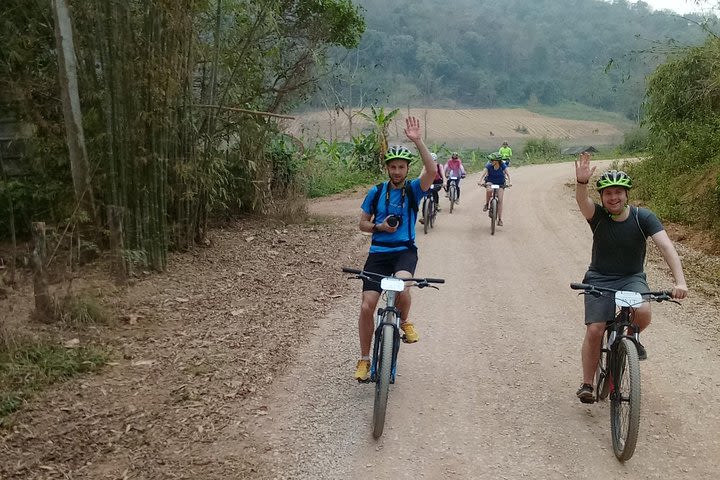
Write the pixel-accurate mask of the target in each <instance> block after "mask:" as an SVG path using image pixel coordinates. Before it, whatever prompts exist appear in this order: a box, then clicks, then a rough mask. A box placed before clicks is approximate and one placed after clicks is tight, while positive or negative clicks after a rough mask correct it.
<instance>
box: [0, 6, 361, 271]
mask: <svg viewBox="0 0 720 480" xmlns="http://www.w3.org/2000/svg"><path fill="white" fill-rule="evenodd" d="M70 3H71V7H72V8H71V14H72V22H73V31H74V36H75V37H74V41H75V50H76V52H77V57H78V75H79V83H80V85H79V91H80V95H81V99H80V100H81V107H82V112H83V115H84V122H83V123H84V125H83V127H84V129H85V138H86V144H87V151H88V157H89V159H90V162H91V170H92V172H93V174H94V176H93V179H92V181H93V189H94V191H95V192H100V197H99V198H97V199H96V203H97V204H98V205H99V207H100V212H103V213H104V212H105V207H106V206H108V205H111V206H114V207H119V208H118V211H122V212H123V213H124V215H123V228H124V230H123V233H124V238H123V241H124V247H125V252H124V254H125V255H126V256H131V257H133V259H134V261H133V263H142V264H143V265H147V266H148V267H149V268H155V269H157V270H162V269H163V268H164V267H165V265H166V253H167V250H168V248H170V247H174V248H178V249H185V248H190V247H192V245H193V244H194V243H195V242H197V241H202V240H203V237H204V235H205V234H206V232H207V224H208V219H209V217H210V216H211V215H229V214H233V213H235V212H237V211H241V210H243V211H263V209H264V208H265V206H266V205H268V204H270V203H273V202H274V201H275V200H276V199H277V198H279V197H282V196H284V195H295V194H296V193H295V192H296V187H297V184H296V180H297V177H298V175H299V173H300V172H301V170H302V165H301V163H300V161H299V154H297V153H296V152H293V151H292V149H291V148H287V147H286V146H285V145H284V144H283V141H281V140H273V139H276V138H277V137H276V132H277V130H278V127H277V125H276V124H275V123H274V122H271V121H268V118H272V117H269V116H267V113H271V114H276V113H282V112H284V111H287V110H289V109H290V108H292V107H293V106H295V105H296V104H297V103H299V102H301V101H303V100H304V98H306V96H307V95H309V94H310V93H311V92H312V91H313V89H314V88H315V85H316V83H317V78H318V67H319V66H320V65H322V64H323V62H324V61H325V58H326V54H327V50H328V48H330V47H331V46H339V47H344V48H353V47H356V46H357V44H358V42H359V40H360V36H361V35H362V32H363V31H364V28H365V25H364V21H363V18H362V17H361V15H360V13H359V9H358V7H357V6H355V5H353V3H352V2H351V1H350V0H299V1H294V2H282V1H280V0H268V1H263V2H248V1H246V0H222V1H220V0H215V1H187V2H167V1H164V0H87V1H84V2H80V1H79V0H71V2H70ZM51 11H52V10H51V8H50V5H49V3H48V2H47V1H42V0H29V1H25V0H7V1H6V2H4V3H3V15H2V16H0V45H2V48H0V92H2V93H0V114H2V117H3V120H4V119H5V116H6V115H5V114H6V112H8V114H9V116H10V118H11V119H17V120H18V121H20V122H23V123H22V125H29V127H30V128H28V129H27V130H28V131H31V132H32V133H31V134H29V135H30V136H31V137H32V139H31V140H30V141H28V148H26V149H25V151H24V158H23V159H22V163H23V165H25V166H26V167H27V170H28V171H27V172H26V175H25V176H21V177H15V178H12V179H7V178H5V177H2V176H0V181H2V183H1V184H0V218H2V221H0V237H6V236H7V234H8V232H7V227H6V225H7V224H8V223H9V222H6V221H5V220H6V218H7V216H8V215H9V213H10V206H9V205H10V203H12V205H13V208H12V210H13V212H14V215H15V223H16V225H17V230H18V232H19V233H21V234H23V233H27V232H28V229H29V225H30V222H31V221H33V220H42V221H45V222H47V223H49V224H53V223H55V224H57V223H59V222H65V221H67V219H68V218H71V217H72V215H73V211H74V210H75V208H74V207H75V202H74V199H73V196H74V195H73V188H72V181H71V178H70V168H69V165H68V158H67V152H66V147H65V138H64V135H65V132H64V123H63V117H62V108H61V102H60V100H59V99H60V95H59V93H58V89H59V87H58V85H59V81H58V78H57V77H58V66H57V63H56V62H57V57H56V55H55V52H56V50H57V49H56V46H55V38H54V31H53V19H52V15H51ZM228 107H229V108H228ZM71 221H72V222H76V221H81V219H78V218H71Z"/></svg>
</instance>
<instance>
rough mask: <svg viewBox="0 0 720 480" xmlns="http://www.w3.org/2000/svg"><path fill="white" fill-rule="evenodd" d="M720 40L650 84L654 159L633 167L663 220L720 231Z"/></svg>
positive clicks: (644, 196)
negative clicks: (719, 135) (719, 134)
mask: <svg viewBox="0 0 720 480" xmlns="http://www.w3.org/2000/svg"><path fill="white" fill-rule="evenodd" d="M718 79H720V39H718V38H716V37H711V38H709V39H708V40H707V42H706V43H705V44H704V45H702V46H700V47H694V48H689V49H688V50H687V51H686V52H685V53H684V54H683V55H679V56H677V57H676V58H674V59H673V60H671V61H669V62H667V63H666V64H664V65H662V66H661V67H659V68H658V69H657V71H656V72H655V73H654V74H653V75H652V77H651V78H650V81H649V86H648V100H647V126H648V129H649V132H650V134H649V137H650V138H649V144H650V152H649V153H650V155H651V156H650V157H649V158H648V159H646V160H645V161H643V162H641V163H638V164H632V165H628V169H629V173H630V174H631V175H633V183H634V185H636V188H634V189H633V192H634V195H635V196H637V197H638V198H639V199H641V200H642V201H643V202H645V203H647V204H648V205H649V206H650V207H651V208H653V209H654V210H655V211H656V212H657V213H658V214H659V215H660V217H661V218H663V219H666V220H669V221H674V222H680V223H684V224H688V225H693V226H697V227H700V228H706V229H712V230H714V231H715V232H716V234H717V235H720V188H719V186H720V154H718V152H719V151H720V138H719V137H718V135H717V132H718V129H719V128H720V120H719V119H720V82H718Z"/></svg>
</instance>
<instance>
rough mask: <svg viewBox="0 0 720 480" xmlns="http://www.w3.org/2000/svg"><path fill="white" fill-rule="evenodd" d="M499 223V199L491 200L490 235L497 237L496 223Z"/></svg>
mask: <svg viewBox="0 0 720 480" xmlns="http://www.w3.org/2000/svg"><path fill="white" fill-rule="evenodd" d="M496 222H497V198H495V197H493V198H492V199H490V235H495V223H496Z"/></svg>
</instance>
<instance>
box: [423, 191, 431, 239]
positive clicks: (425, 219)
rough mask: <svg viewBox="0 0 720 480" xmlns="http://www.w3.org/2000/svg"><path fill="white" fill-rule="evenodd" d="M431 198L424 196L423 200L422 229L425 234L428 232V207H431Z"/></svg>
mask: <svg viewBox="0 0 720 480" xmlns="http://www.w3.org/2000/svg"><path fill="white" fill-rule="evenodd" d="M431 203H432V200H430V199H428V198H425V200H423V211H422V215H423V231H424V232H425V233H426V234H427V232H428V224H429V223H430V208H431Z"/></svg>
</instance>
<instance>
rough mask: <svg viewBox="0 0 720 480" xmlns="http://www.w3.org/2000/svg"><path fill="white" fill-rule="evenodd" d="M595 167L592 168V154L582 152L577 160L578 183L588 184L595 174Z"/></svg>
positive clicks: (576, 174)
mask: <svg viewBox="0 0 720 480" xmlns="http://www.w3.org/2000/svg"><path fill="white" fill-rule="evenodd" d="M595 168H596V167H595V166H593V167H591V166H590V154H589V153H588V152H582V153H581V154H580V155H579V156H578V159H577V160H575V179H576V180H577V181H578V183H588V182H589V181H590V177H592V174H593V173H594V172H595Z"/></svg>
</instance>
